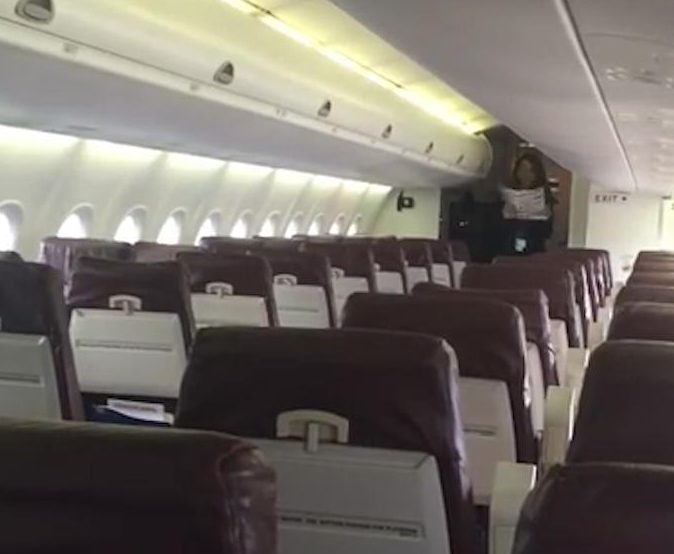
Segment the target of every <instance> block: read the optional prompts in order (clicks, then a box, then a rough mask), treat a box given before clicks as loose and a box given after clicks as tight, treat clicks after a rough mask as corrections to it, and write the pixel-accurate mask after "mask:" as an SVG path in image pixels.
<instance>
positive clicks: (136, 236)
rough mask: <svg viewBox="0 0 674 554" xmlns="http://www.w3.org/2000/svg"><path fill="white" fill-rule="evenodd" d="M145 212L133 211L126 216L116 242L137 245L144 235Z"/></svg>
mask: <svg viewBox="0 0 674 554" xmlns="http://www.w3.org/2000/svg"><path fill="white" fill-rule="evenodd" d="M143 216H144V212H143V211H142V210H133V211H132V212H130V213H128V214H126V216H124V219H122V222H121V223H120V224H119V227H117V232H116V233H115V240H116V241H117V242H128V243H129V244H135V243H137V242H138V241H139V240H140V239H141V236H142V234H143V219H144V217H143Z"/></svg>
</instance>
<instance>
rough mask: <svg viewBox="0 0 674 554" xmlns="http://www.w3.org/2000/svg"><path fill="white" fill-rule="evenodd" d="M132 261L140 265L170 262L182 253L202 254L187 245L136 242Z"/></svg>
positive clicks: (195, 248)
mask: <svg viewBox="0 0 674 554" xmlns="http://www.w3.org/2000/svg"><path fill="white" fill-rule="evenodd" d="M132 250H133V259H134V260H135V261H136V262H141V263H154V262H172V261H175V260H176V259H177V258H178V254H181V253H183V252H202V250H201V249H200V248H198V247H196V246H190V245H189V244H158V243H156V242H137V243H136V244H134V245H133V247H132Z"/></svg>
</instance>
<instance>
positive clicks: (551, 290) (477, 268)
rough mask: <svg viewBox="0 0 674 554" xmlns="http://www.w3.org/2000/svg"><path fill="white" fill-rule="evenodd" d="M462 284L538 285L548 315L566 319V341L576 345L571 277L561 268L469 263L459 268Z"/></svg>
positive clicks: (488, 286)
mask: <svg viewBox="0 0 674 554" xmlns="http://www.w3.org/2000/svg"><path fill="white" fill-rule="evenodd" d="M461 286H462V288H467V289H496V290H501V289H539V290H542V291H543V292H545V295H546V296H547V297H548V302H549V309H550V318H551V319H561V320H564V321H566V323H567V331H568V333H569V343H570V344H571V346H580V344H581V338H580V336H579V335H578V333H577V326H576V325H575V321H576V313H575V306H576V294H575V280H574V278H573V275H572V274H571V272H570V271H569V270H567V269H565V268H559V267H546V266H544V265H540V266H538V265H535V266H532V265H509V264H495V265H483V264H469V265H468V266H467V267H466V269H465V270H464V272H463V277H462V284H461Z"/></svg>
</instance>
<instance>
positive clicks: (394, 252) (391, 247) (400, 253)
mask: <svg viewBox="0 0 674 554" xmlns="http://www.w3.org/2000/svg"><path fill="white" fill-rule="evenodd" d="M372 251H373V253H374V261H375V263H376V264H377V265H378V266H379V269H380V270H381V271H390V272H393V273H400V276H401V278H402V280H403V290H404V291H405V292H406V293H407V292H409V290H408V288H407V274H406V273H405V267H406V264H407V262H406V259H405V251H404V250H403V246H402V244H401V242H400V241H399V240H398V239H396V238H394V237H384V238H378V239H373V240H372Z"/></svg>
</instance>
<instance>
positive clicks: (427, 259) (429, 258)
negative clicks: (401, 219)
mask: <svg viewBox="0 0 674 554" xmlns="http://www.w3.org/2000/svg"><path fill="white" fill-rule="evenodd" d="M400 244H401V245H402V247H403V252H404V253H405V258H406V259H407V263H408V264H409V265H410V266H413V267H430V266H431V265H433V250H432V249H431V243H430V241H427V240H425V239H400Z"/></svg>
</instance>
